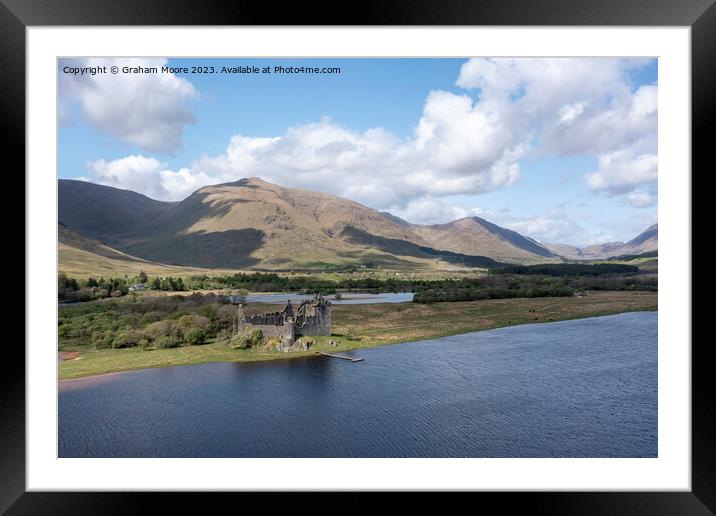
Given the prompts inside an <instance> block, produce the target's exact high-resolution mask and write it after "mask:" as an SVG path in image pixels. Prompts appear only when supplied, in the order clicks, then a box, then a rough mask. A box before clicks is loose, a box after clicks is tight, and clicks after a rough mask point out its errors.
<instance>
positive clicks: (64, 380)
mask: <svg viewBox="0 0 716 516" xmlns="http://www.w3.org/2000/svg"><path fill="white" fill-rule="evenodd" d="M544 299H545V301H549V299H551V298H544ZM395 305H397V303H396V304H395ZM374 306H384V305H374ZM551 306H555V305H548V306H547V307H543V308H542V309H544V308H549V307H551ZM634 312H658V306H654V307H653V308H650V307H638V308H634V309H623V310H613V311H610V310H606V311H604V312H602V313H587V314H572V315H571V316H567V317H560V318H557V319H554V318H550V319H542V320H538V321H524V322H516V323H512V322H511V321H508V322H507V323H499V322H496V323H495V324H487V325H485V326H484V327H480V328H472V329H457V330H455V331H450V330H446V331H442V332H438V333H436V334H432V335H429V336H424V337H421V336H418V337H404V338H401V339H390V338H388V339H375V340H357V341H351V342H350V343H347V342H346V341H342V342H341V344H340V345H339V346H336V347H325V345H318V346H314V347H313V348H311V349H309V350H308V351H297V352H289V353H284V352H273V353H269V352H267V353H256V352H251V353H247V354H243V355H239V356H235V357H230V358H222V359H215V358H213V357H212V356H210V355H209V354H207V355H208V356H206V357H205V359H203V358H202V357H201V356H200V355H201V353H200V352H201V350H202V348H204V347H205V346H216V344H215V343H210V344H205V345H203V346H190V347H191V348H195V349H198V351H199V353H200V354H199V356H196V357H192V358H187V359H185V360H184V361H180V362H178V363H174V362H173V363H154V364H146V365H140V366H138V367H131V366H129V367H122V368H119V369H115V370H108V371H103V372H99V373H97V374H86V375H83V374H76V375H73V376H65V377H62V376H61V372H60V368H59V367H60V364H62V362H59V363H58V383H59V384H62V385H68V386H69V385H71V384H72V383H74V382H75V381H77V380H90V379H101V378H103V377H107V376H110V375H116V374H120V373H124V372H129V371H138V370H143V369H156V368H171V367H180V366H187V365H199V364H207V363H248V362H268V361H274V360H293V359H297V358H310V357H317V356H320V355H319V351H328V352H335V353H344V352H351V351H357V350H360V349H370V348H377V347H382V346H390V345H397V344H407V343H411V342H419V341H425V340H435V339H440V338H445V337H450V336H454V335H464V334H469V333H477V332H481V331H487V330H495V329H500V328H506V327H511V326H525V325H529V324H546V323H553V322H554V323H556V322H566V321H573V320H579V319H588V318H595V317H606V316H611V315H618V314H622V313H634ZM500 315H509V313H503V314H500ZM482 317H494V315H492V314H487V315H484V316H482ZM422 324H424V325H433V321H427V322H423V323H422ZM370 332H371V330H363V331H360V332H356V333H357V334H360V335H364V334H365V333H370ZM329 338H331V337H325V339H329ZM319 344H320V343H319ZM176 349H181V348H176ZM117 351H120V350H117ZM122 351H124V350H121V351H120V352H122ZM153 351H156V350H152V351H141V352H140V353H152V352H153ZM172 351H173V350H172ZM232 351H234V352H236V351H235V350H232ZM87 356H88V354H87V353H82V354H81V355H80V358H85V357H87ZM150 358H151V357H150ZM72 361H77V359H74V360H72Z"/></svg>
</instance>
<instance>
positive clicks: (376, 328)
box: [59, 292, 658, 379]
mask: <svg viewBox="0 0 716 516" xmlns="http://www.w3.org/2000/svg"><path fill="white" fill-rule="evenodd" d="M657 306H658V303H657V292H590V293H589V294H588V295H587V296H585V297H567V298H532V299H494V300H484V301H467V302H456V303H435V304H430V305H421V304H416V303H394V304H375V305H334V306H333V335H332V336H331V337H312V338H313V339H314V340H315V341H316V344H315V345H314V346H312V348H311V349H310V350H309V351H302V352H291V353H282V352H275V351H271V350H267V349H257V350H255V349H245V350H238V349H231V348H230V347H229V346H228V345H226V344H222V343H217V342H210V343H208V344H205V345H203V346H181V347H179V348H175V349H154V350H140V349H138V348H129V349H102V350H96V351H95V350H90V349H88V348H87V346H73V345H71V344H69V345H65V346H63V350H64V351H80V352H81V355H80V357H79V358H76V359H73V360H69V361H66V362H62V363H60V364H59V376H60V378H61V379H67V378H79V377H83V376H92V375H98V374H103V373H110V372H115V371H125V370H130V369H143V368H150V367H171V366H177V365H188V364H199V363H205V362H250V361H258V360H276V359H286V358H294V357H303V356H310V355H315V354H316V352H317V351H331V352H341V351H348V350H351V349H360V348H368V347H375V346H381V345H386V344H395V343H398V342H408V341H415V340H423V339H431V338H437V337H442V336H447V335H455V334H459V333H467V332H471V331H479V330H487V329H492V328H499V327H503V326H512V325H518V324H527V323H542V322H550V321H561V320H567V319H578V318H583V317H593V316H600V315H610V314H615V313H621V312H630V311H642V310H656V309H657ZM351 337H352V338H351ZM330 339H333V340H336V341H337V342H338V346H335V347H333V346H330V345H328V340H330Z"/></svg>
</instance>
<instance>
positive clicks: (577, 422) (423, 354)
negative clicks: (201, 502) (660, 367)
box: [59, 312, 657, 457]
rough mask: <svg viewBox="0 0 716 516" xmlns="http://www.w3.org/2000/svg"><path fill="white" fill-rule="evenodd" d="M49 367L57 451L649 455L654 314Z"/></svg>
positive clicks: (653, 446) (652, 448) (653, 434)
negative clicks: (141, 363)
mask: <svg viewBox="0 0 716 516" xmlns="http://www.w3.org/2000/svg"><path fill="white" fill-rule="evenodd" d="M355 354H356V355H358V356H361V357H363V358H365V361H363V362H357V363H352V362H349V361H346V360H337V359H333V358H327V357H321V356H317V357H315V358H304V359H293V360H281V361H273V362H256V363H243V364H237V363H215V364H203V365H196V366H185V367H174V368H165V369H147V370H142V371H131V372H127V373H120V374H113V375H107V376H104V377H101V379H97V378H91V379H84V380H77V381H73V382H62V383H61V386H60V397H59V417H60V421H59V423H60V424H59V427H60V432H59V450H60V456H62V457H655V456H656V454H657V403H656V402H657V375H656V370H657V368H656V365H657V362H656V358H657V314H656V312H641V313H631V314H621V315H616V316H609V317H599V318H592V319H582V320H577V321H565V322H558V323H548V324H536V325H525V326H515V327H509V328H502V329H498V330H491V331H485V332H478V333H472V334H465V335H457V336H452V337H446V338H442V339H434V340H430V341H422V342H414V343H407V344H400V345H395V346H385V347H381V348H375V349H366V350H360V351H357V352H355Z"/></svg>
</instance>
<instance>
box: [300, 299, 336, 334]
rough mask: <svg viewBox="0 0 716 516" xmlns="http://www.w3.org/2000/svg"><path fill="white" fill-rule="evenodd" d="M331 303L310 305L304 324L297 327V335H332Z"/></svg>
mask: <svg viewBox="0 0 716 516" xmlns="http://www.w3.org/2000/svg"><path fill="white" fill-rule="evenodd" d="M330 334H331V305H329V304H320V305H318V306H312V307H310V309H309V311H308V312H307V313H306V318H305V320H304V321H303V324H302V325H301V326H299V327H297V328H296V335H306V336H315V335H330Z"/></svg>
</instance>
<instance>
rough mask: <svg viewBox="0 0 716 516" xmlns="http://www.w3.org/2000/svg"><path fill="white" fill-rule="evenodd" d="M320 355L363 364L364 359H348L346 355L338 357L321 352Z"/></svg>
mask: <svg viewBox="0 0 716 516" xmlns="http://www.w3.org/2000/svg"><path fill="white" fill-rule="evenodd" d="M318 353H319V354H320V355H323V356H324V357H332V358H340V359H342V360H350V361H351V362H361V361H362V360H363V359H362V358H353V357H347V356H345V355H336V354H334V353H325V352H323V351H319V352H318Z"/></svg>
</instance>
